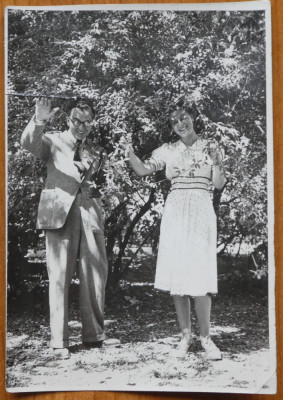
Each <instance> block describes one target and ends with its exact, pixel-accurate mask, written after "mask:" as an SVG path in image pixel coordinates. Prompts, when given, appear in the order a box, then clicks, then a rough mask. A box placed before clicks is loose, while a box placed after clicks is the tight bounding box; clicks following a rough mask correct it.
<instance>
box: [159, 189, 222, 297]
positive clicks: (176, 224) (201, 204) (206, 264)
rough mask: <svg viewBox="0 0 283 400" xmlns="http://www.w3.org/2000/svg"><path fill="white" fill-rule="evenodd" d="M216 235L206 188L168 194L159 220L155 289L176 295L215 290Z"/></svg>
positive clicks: (177, 190) (214, 219)
mask: <svg viewBox="0 0 283 400" xmlns="http://www.w3.org/2000/svg"><path fill="white" fill-rule="evenodd" d="M216 235H217V232H216V216H215V213H214V209H213V205H212V200H211V197H210V194H209V192H208V191H206V190H202V189H176V190H173V191H172V192H171V193H169V195H168V197H167V200H166V203H165V207H164V211H163V216H162V221H161V228H160V242H159V249H158V258H157V267H156V276H155V288H157V289H161V290H165V291H169V292H170V294H171V295H179V296H205V295H206V294H208V293H217V259H216Z"/></svg>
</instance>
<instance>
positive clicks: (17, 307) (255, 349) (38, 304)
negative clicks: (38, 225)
mask: <svg viewBox="0 0 283 400" xmlns="http://www.w3.org/2000/svg"><path fill="white" fill-rule="evenodd" d="M140 264H142V265H140ZM227 276H228V279H227ZM235 277H236V278H235ZM153 279H154V263H153V261H152V260H151V259H150V258H146V259H145V260H143V261H141V262H140V263H139V264H138V265H136V267H134V268H132V269H131V270H130V271H129V274H128V275H127V280H125V281H122V282H121V283H120V286H119V287H118V288H117V289H116V290H115V291H111V292H109V293H107V304H106V309H105V320H106V321H105V322H106V333H107V336H108V337H110V338H117V339H119V340H120V344H118V345H116V346H114V347H103V348H102V349H91V350H85V349H83V348H82V346H81V338H80V334H81V323H80V316H79V308H78V301H77V299H78V284H77V283H76V282H74V283H73V284H72V285H71V288H70V319H69V320H70V323H69V327H70V342H71V347H70V351H71V358H70V359H69V360H64V361H58V360H54V359H53V358H52V355H51V353H50V350H49V347H48V342H49V317H48V292H47V284H46V283H45V282H43V284H42V286H35V287H34V288H33V289H32V290H30V291H29V292H28V291H24V290H23V288H22V289H21V290H20V291H18V292H17V293H13V294H11V296H9V303H8V321H7V322H8V324H7V328H8V329H7V360H6V361H7V369H6V370H7V387H9V388H10V390H23V389H24V388H27V387H28V388H29V390H33V391H39V390H76V389H80V390H83V389H89V390H95V389H98V390H109V389H119V388H120V389H123V390H155V389H157V390H172V388H173V389H174V390H179V391H187V390H193V391H202V390H212V391H221V390H224V391H225V390H228V391H229V390H231V391H243V392H245V391H246V392H257V391H258V390H260V389H261V390H266V391H268V390H270V388H272V386H273V385H274V374H273V371H272V369H271V368H272V365H273V362H274V360H272V359H270V357H271V356H270V352H269V337H268V298H267V287H266V284H265V283H263V282H256V281H254V280H253V281H252V280H251V281H248V282H247V280H242V278H241V277H239V276H238V275H237V274H236V275H235V276H234V275H233V276H230V277H229V275H226V277H225V279H224V275H223V277H222V278H221V279H220V282H219V294H218V296H216V297H215V298H214V299H213V313H212V328H211V335H212V338H213V340H214V341H215V343H216V344H217V345H218V346H219V348H220V349H221V350H222V352H223V359H222V360H221V361H217V362H216V361H215V362H211V361H207V360H206V359H205V356H204V353H203V352H202V349H201V346H200V342H199V340H198V327H197V323H196V317H195V313H194V312H193V314H192V323H193V333H194V337H195V341H194V344H193V347H192V349H191V351H190V353H188V355H187V357H186V359H184V360H176V359H175V358H174V357H172V353H173V350H174V348H175V347H177V344H178V341H179V339H180V337H179V329H178V325H177V322H176V315H175V311H174V308H173V304H172V300H171V298H170V296H169V295H168V294H167V293H163V292H160V291H156V290H155V289H154V288H153V283H152V282H153ZM241 282H242V283H241Z"/></svg>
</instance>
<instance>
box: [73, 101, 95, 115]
mask: <svg viewBox="0 0 283 400" xmlns="http://www.w3.org/2000/svg"><path fill="white" fill-rule="evenodd" d="M74 108H78V109H79V110H81V111H88V112H89V113H90V114H91V115H92V118H94V112H93V109H92V107H91V106H90V105H89V104H88V103H86V102H85V101H81V100H80V101H76V102H73V103H71V104H70V105H69V107H68V110H67V113H68V115H71V112H72V110H73V109H74Z"/></svg>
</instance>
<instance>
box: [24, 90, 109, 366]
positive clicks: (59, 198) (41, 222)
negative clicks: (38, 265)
mask: <svg viewBox="0 0 283 400" xmlns="http://www.w3.org/2000/svg"><path fill="white" fill-rule="evenodd" d="M57 111H58V108H56V109H52V108H51V102H50V101H49V100H48V99H45V98H41V99H38V100H37V101H36V109H35V115H34V116H33V118H32V119H31V121H30V122H29V124H28V125H27V127H26V128H25V130H24V132H23V134H22V137H21V144H22V146H23V148H25V149H26V150H28V151H30V152H31V153H32V154H34V155H35V156H36V157H38V158H40V159H41V160H43V161H44V162H45V163H46V166H47V180H46V185H45V189H43V191H42V193H41V198H40V203H39V208H38V218H37V228H38V229H43V230H44V231H45V236H46V261H47V270H48V276H49V305H50V327H51V342H50V346H51V348H52V349H53V354H54V356H55V357H56V358H59V359H60V358H69V356H70V354H69V349H68V346H69V341H68V292H69V286H70V283H71V279H72V277H73V274H74V271H75V267H76V263H77V260H78V261H79V274H80V310H81V318H82V341H83V343H85V345H86V347H96V346H97V345H101V343H102V341H103V340H104V339H105V335H104V297H105V285H106V279H107V268H108V267H107V258H106V251H105V242H104V233H103V216H102V210H101V200H100V198H99V191H98V189H97V187H96V183H97V179H96V178H97V175H98V173H99V172H100V171H101V169H102V168H103V162H104V160H105V154H104V152H103V150H102V148H100V147H99V146H95V145H94V144H93V143H92V142H91V141H90V140H89V139H88V138H87V137H88V135H89V133H90V131H91V129H92V124H93V114H92V110H91V108H90V107H89V106H88V105H87V104H86V103H83V102H79V103H77V104H76V105H75V106H74V107H73V108H72V109H71V111H70V114H69V116H68V117H67V124H68V127H69V129H68V130H67V131H65V132H57V131H55V132H47V133H44V128H45V124H46V122H47V121H48V120H49V119H50V118H51V117H52V116H53V115H54V114H55V113H56V112H57Z"/></svg>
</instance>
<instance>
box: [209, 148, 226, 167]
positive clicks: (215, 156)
mask: <svg viewBox="0 0 283 400" xmlns="http://www.w3.org/2000/svg"><path fill="white" fill-rule="evenodd" d="M207 152H208V155H209V157H210V158H211V160H212V162H213V164H214V165H221V163H222V160H223V155H222V152H221V150H220V148H219V146H218V145H217V144H216V143H209V145H208V146H207Z"/></svg>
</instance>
